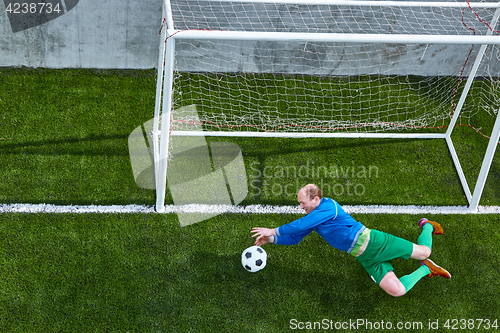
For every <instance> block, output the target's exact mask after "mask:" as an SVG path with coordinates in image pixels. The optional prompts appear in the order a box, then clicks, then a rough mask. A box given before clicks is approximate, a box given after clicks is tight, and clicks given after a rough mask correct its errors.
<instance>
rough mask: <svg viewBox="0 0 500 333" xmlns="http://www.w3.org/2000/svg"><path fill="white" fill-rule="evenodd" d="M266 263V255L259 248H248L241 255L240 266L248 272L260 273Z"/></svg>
mask: <svg viewBox="0 0 500 333" xmlns="http://www.w3.org/2000/svg"><path fill="white" fill-rule="evenodd" d="M266 263H267V253H266V251H264V249H263V248H261V247H260V246H256V245H254V246H250V247H249V248H247V249H245V251H243V253H242V254H241V264H242V265H243V267H244V268H245V269H246V270H247V271H249V272H252V273H255V272H258V271H260V270H261V269H263V268H264V267H266Z"/></svg>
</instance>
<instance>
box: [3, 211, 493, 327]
mask: <svg viewBox="0 0 500 333" xmlns="http://www.w3.org/2000/svg"><path fill="white" fill-rule="evenodd" d="M295 217H296V216H278V215H221V216H218V217H215V218H213V219H211V220H209V221H205V222H203V223H198V224H196V225H192V226H188V227H184V228H181V227H179V225H178V222H177V219H176V217H175V216H174V215H166V216H164V215H161V216H160V215H153V214H151V215H140V214H137V215H94V214H87V215H43V214H41V215H23V214H4V215H0V235H1V238H0V242H1V244H2V246H1V247H0V249H1V250H0V251H1V257H2V270H1V271H0V281H1V282H0V284H1V288H0V290H1V297H0V318H1V320H0V329H1V331H2V332H89V331H96V332H290V331H293V330H292V329H291V327H292V325H293V324H292V322H291V321H292V320H294V319H296V320H297V321H300V322H308V321H309V322H315V321H322V320H323V319H327V320H328V321H330V320H331V321H333V322H334V323H335V322H346V321H349V320H353V321H356V320H358V319H362V320H365V321H371V322H378V323H380V322H382V321H384V322H385V323H387V322H391V323H392V324H393V325H396V324H397V323H398V322H411V323H422V325H423V326H422V328H423V329H408V330H405V331H414V332H419V331H424V332H428V331H433V330H429V329H428V325H429V321H432V322H435V321H436V320H439V323H440V325H441V326H440V327H441V329H442V330H443V329H444V327H443V325H444V324H445V320H446V319H453V318H457V319H470V318H483V319H490V320H492V319H498V308H499V307H500V301H499V298H498V297H497V294H498V284H497V281H498V279H499V278H500V270H499V268H498V267H499V261H498V255H497V252H498V243H499V242H500V233H499V232H498V228H497V225H498V223H499V217H498V216H496V215H495V216H487V215H481V216H473V215H470V216H460V217H456V216H436V217H434V216H432V217H429V218H434V219H435V220H438V221H439V222H440V223H442V225H443V226H444V229H445V233H444V234H443V235H441V236H434V243H433V250H434V253H433V254H432V256H431V258H432V259H433V260H434V261H435V262H436V263H438V264H439V265H442V266H443V267H446V268H447V269H448V270H449V271H450V272H451V273H452V279H450V280H445V279H443V278H433V279H429V278H424V279H422V280H421V281H420V282H419V283H418V284H417V285H416V286H415V287H414V288H413V289H412V290H411V291H410V292H409V293H408V294H407V295H405V296H404V297H402V298H393V297H391V296H388V295H386V294H385V293H384V292H383V291H382V290H381V289H380V288H379V287H378V286H376V285H375V284H374V283H373V282H372V281H371V279H370V278H369V276H368V275H367V274H366V273H365V272H364V270H363V268H362V267H361V265H359V264H358V263H357V262H356V260H355V259H354V258H352V257H350V256H349V255H347V254H345V253H342V252H339V251H337V250H335V249H333V248H332V247H330V246H329V245H328V244H327V243H326V242H325V241H324V240H323V239H321V238H320V237H319V236H318V235H316V234H312V235H310V236H309V237H308V238H306V239H304V240H303V242H302V243H301V244H300V245H298V246H290V247H285V246H274V245H267V246H265V249H266V251H267V252H268V264H267V267H266V268H265V269H264V270H262V271H260V272H258V273H255V274H252V273H248V272H246V271H245V270H244V269H243V267H241V264H240V256H241V251H242V250H243V249H244V248H246V247H247V246H250V245H251V244H252V238H251V237H250V232H249V231H250V229H251V228H252V227H254V226H266V227H274V226H278V225H281V224H284V223H286V222H288V221H290V220H292V219H293V218H295ZM354 217H355V218H356V219H358V220H360V221H362V222H363V223H365V224H366V225H367V226H368V227H371V228H377V229H379V230H383V231H386V232H390V233H393V234H395V235H397V236H401V237H404V238H407V239H409V240H411V241H416V238H417V237H418V235H419V233H420V229H419V228H418V227H417V225H416V221H417V217H415V216H405V215H403V216H394V215H384V216H375V215H360V216H354ZM457 254H458V255H457ZM393 265H394V267H395V269H396V273H397V274H398V275H399V276H402V275H404V274H408V273H410V272H412V271H413V270H415V269H416V268H417V267H418V266H419V262H418V261H414V260H408V261H405V260H402V259H398V260H395V261H394V262H393ZM417 328H419V327H418V326H417ZM316 331H321V330H316ZM341 331H345V332H348V331H355V330H349V329H347V330H341ZM358 331H367V330H366V329H363V327H361V328H360V329H359V330H358ZM373 331H384V330H373ZM461 331H469V332H477V330H469V329H466V330H461Z"/></svg>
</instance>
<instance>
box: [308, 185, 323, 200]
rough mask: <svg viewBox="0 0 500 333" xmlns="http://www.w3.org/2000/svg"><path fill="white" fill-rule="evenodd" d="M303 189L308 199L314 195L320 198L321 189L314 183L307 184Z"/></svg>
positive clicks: (311, 198)
mask: <svg viewBox="0 0 500 333" xmlns="http://www.w3.org/2000/svg"><path fill="white" fill-rule="evenodd" d="M303 189H304V192H305V194H306V196H307V197H308V198H309V200H313V199H314V198H315V197H319V198H320V199H321V198H322V194H321V189H320V188H319V187H318V186H317V185H315V184H307V185H306V186H304V187H303Z"/></svg>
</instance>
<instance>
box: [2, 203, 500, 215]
mask: <svg viewBox="0 0 500 333" xmlns="http://www.w3.org/2000/svg"><path fill="white" fill-rule="evenodd" d="M343 208H344V210H345V211H346V212H347V213H350V214H409V215H418V214H499V213H500V207H499V206H479V207H478V210H477V212H473V211H471V210H470V209H469V208H468V207H466V206H391V205H367V206H363V205H361V206H348V205H346V206H343ZM0 213H64V214H68V213H70V214H71V213H80V214H82V213H100V214H106V213H125V214H131V213H155V210H154V207H153V206H141V205H111V206H99V205H88V206H77V205H69V206H61V205H50V204H0ZM165 213H211V214H222V213H235V214H303V213H304V211H302V210H301V209H300V208H299V207H298V206H264V205H250V206H232V205H200V204H192V205H180V206H175V205H167V206H165Z"/></svg>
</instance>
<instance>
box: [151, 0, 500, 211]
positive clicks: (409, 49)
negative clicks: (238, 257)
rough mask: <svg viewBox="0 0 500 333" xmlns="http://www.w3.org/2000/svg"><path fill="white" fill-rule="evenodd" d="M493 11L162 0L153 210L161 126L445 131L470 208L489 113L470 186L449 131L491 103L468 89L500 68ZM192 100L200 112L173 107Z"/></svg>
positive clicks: (162, 187) (341, 133) (453, 6)
mask: <svg viewBox="0 0 500 333" xmlns="http://www.w3.org/2000/svg"><path fill="white" fill-rule="evenodd" d="M499 16H500V3H499V2H469V1H467V2H457V1H448V2H432V1H428V2H421V1H347V0H346V1H335V0H181V1H175V2H173V1H170V0H164V7H163V19H162V25H161V30H160V49H159V60H158V79H157V88H156V107H155V117H154V119H155V121H154V126H153V131H152V142H153V149H154V161H155V182H156V211H158V212H163V211H164V210H165V202H164V201H165V193H166V183H167V163H168V160H169V156H168V155H169V147H170V143H169V141H170V137H171V136H245V137H324V138H329V137H339V138H340V137H343V138H430V139H444V140H446V143H447V145H448V148H449V151H450V154H451V156H452V158H453V162H454V164H455V167H456V170H457V173H458V175H459V178H460V181H461V184H462V187H463V190H464V192H465V196H466V198H467V200H468V202H469V208H470V211H471V212H475V211H477V208H478V205H479V200H480V198H481V195H482V192H483V188H484V185H485V182H486V178H487V175H488V172H489V169H490V166H491V163H492V159H493V155H494V153H495V149H496V146H497V145H498V141H499V137H500V121H499V118H498V117H496V122H495V124H494V126H493V131H492V133H491V136H490V140H489V145H488V148H487V151H486V154H485V156H484V160H483V162H482V166H481V170H480V173H479V177H478V179H477V181H476V185H475V188H474V190H473V191H471V190H470V189H469V186H468V183H467V179H466V177H465V175H464V172H463V170H462V167H461V165H460V162H459V159H458V156H457V153H456V151H455V148H454V146H453V141H452V139H451V135H452V133H453V129H454V128H455V126H456V125H457V124H458V123H459V122H460V121H465V122H467V119H468V118H470V117H472V116H473V115H474V114H475V113H476V112H477V110H478V109H488V110H489V109H492V112H493V113H494V114H495V115H498V114H499V113H498V110H499V108H500V97H499V98H498V100H497V96H498V94H496V93H497V92H498V91H495V92H493V93H489V94H485V95H484V96H483V95H482V96H480V97H479V98H478V99H476V100H474V99H471V98H470V97H469V96H471V95H473V94H474V92H472V91H473V89H474V88H473V87H474V82H475V80H476V79H478V78H490V79H492V78H493V79H496V78H497V77H499V76H500V75H499V74H500V62H499V59H500V50H499V48H498V46H499V45H500V36H499V33H498V28H497V26H498V19H499ZM478 94H483V93H482V92H478ZM193 104H195V105H196V108H197V111H199V115H200V118H199V119H196V120H195V121H193V119H191V120H190V119H181V118H180V116H177V115H176V112H175V111H176V110H177V109H181V108H183V107H186V106H189V105H193ZM461 119H462V120H461ZM193 124H194V126H192V127H195V128H189V127H190V126H191V125H193Z"/></svg>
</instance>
